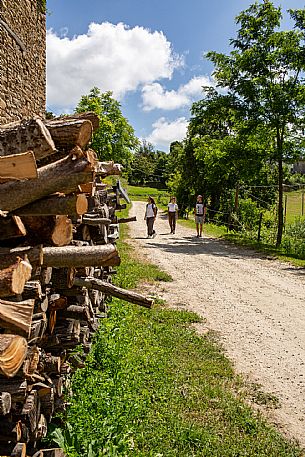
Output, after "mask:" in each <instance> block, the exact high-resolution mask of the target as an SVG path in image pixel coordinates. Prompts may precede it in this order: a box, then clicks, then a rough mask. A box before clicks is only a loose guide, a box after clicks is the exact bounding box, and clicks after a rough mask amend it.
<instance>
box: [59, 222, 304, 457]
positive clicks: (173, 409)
mask: <svg viewBox="0 0 305 457" xmlns="http://www.w3.org/2000/svg"><path fill="white" fill-rule="evenodd" d="M125 236H126V229H125ZM119 249H120V254H121V256H122V257H123V259H124V261H123V262H122V265H121V266H120V267H119V268H118V275H117V277H116V282H117V283H118V284H120V285H123V286H125V287H134V286H135V285H139V284H140V283H141V281H143V280H149V281H151V280H152V279H154V280H160V279H163V280H164V279H165V280H168V279H170V278H169V277H168V275H165V276H164V273H163V272H161V271H160V270H158V268H157V267H155V266H152V265H149V264H144V265H143V264H142V262H141V261H140V260H139V259H138V257H137V255H136V254H135V252H134V250H133V248H132V247H131V246H130V245H129V244H128V243H126V241H124V240H123V241H122V240H121V241H120V242H119ZM199 321H200V318H199V317H198V315H196V314H194V313H191V312H187V311H178V310H172V309H168V308H166V307H164V306H163V307H161V306H156V307H155V308H154V309H152V310H146V309H142V308H139V307H136V306H133V305H128V304H126V303H125V302H122V301H120V300H114V301H113V303H112V305H111V310H110V314H109V318H108V319H104V320H103V321H102V324H101V326H100V329H99V331H98V334H97V335H96V338H95V344H94V346H93V349H92V351H91V353H90V355H89V357H88V359H87V362H86V367H85V368H84V369H82V370H79V371H77V372H76V374H75V375H74V377H73V379H72V390H73V396H72V398H71V399H69V400H70V402H71V405H70V407H69V409H68V413H67V417H66V426H65V429H64V430H62V431H61V430H56V431H55V432H54V433H53V436H55V437H57V442H60V443H61V444H64V447H65V450H66V453H67V456H68V457H84V456H86V457H101V456H113V457H115V456H116V457H118V456H121V457H192V456H203V457H204V456H206V457H238V456H239V457H242V456H247V457H254V456H255V457H300V456H301V455H302V452H301V450H300V449H299V448H298V447H297V446H295V445H294V444H292V443H289V442H287V441H285V439H284V438H283V437H282V436H281V435H280V434H279V433H278V432H277V431H276V430H275V429H273V428H272V427H271V426H269V425H268V424H267V423H266V422H265V421H264V419H263V418H262V416H261V415H260V414H259V413H255V412H253V410H252V409H251V408H250V407H249V406H247V405H246V403H245V402H244V393H242V392H244V388H243V386H242V385H241V382H240V379H239V378H237V377H236V376H235V374H234V371H233V369H232V366H231V363H230V362H229V361H228V359H227V358H226V357H225V356H224V354H223V352H222V350H221V349H220V348H219V346H218V345H217V344H216V343H215V341H214V339H213V337H212V336H209V335H207V336H205V337H200V336H198V334H197V333H196V332H195V330H194V329H193V328H192V326H191V324H192V323H195V322H199ZM259 397H260V401H262V397H261V394H260V395H259ZM267 400H268V398H267V397H264V398H263V401H267Z"/></svg>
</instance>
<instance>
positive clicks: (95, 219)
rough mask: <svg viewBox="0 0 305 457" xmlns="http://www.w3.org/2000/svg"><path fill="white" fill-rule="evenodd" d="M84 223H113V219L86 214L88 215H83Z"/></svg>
mask: <svg viewBox="0 0 305 457" xmlns="http://www.w3.org/2000/svg"><path fill="white" fill-rule="evenodd" d="M82 223H83V224H86V225H93V226H100V225H109V224H111V219H108V218H106V217H90V216H88V215H87V214H86V216H83V218H82Z"/></svg>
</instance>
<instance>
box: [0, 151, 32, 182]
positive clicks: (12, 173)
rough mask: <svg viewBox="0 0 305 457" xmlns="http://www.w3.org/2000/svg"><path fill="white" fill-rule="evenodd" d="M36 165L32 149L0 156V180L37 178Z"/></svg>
mask: <svg viewBox="0 0 305 457" xmlns="http://www.w3.org/2000/svg"><path fill="white" fill-rule="evenodd" d="M37 176H38V175H37V165H36V160H35V156H34V154H33V152H32V151H28V152H23V153H22V154H13V155H9V156H5V157H0V182H4V181H5V180H14V179H33V178H37Z"/></svg>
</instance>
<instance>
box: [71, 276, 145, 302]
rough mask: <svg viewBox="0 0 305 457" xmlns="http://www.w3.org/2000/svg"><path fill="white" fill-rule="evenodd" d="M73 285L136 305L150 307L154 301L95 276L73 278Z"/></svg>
mask: <svg viewBox="0 0 305 457" xmlns="http://www.w3.org/2000/svg"><path fill="white" fill-rule="evenodd" d="M74 285H75V286H78V287H86V288H87V289H97V290H101V291H102V292H104V293H106V294H108V295H111V296H113V297H117V298H120V299H121V300H126V301H128V302H131V303H135V304H136V305H140V306H144V307H145V308H151V307H152V305H153V303H154V301H153V300H152V299H151V298H146V297H144V296H143V295H140V294H138V293H136V292H132V291H130V290H125V289H122V288H121V287H117V286H115V285H113V284H110V283H109V282H105V281H101V280H100V279H96V278H75V279H74Z"/></svg>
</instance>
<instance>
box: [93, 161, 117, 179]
mask: <svg viewBox="0 0 305 457" xmlns="http://www.w3.org/2000/svg"><path fill="white" fill-rule="evenodd" d="M122 168H123V167H122V165H121V164H120V163H114V162H112V161H109V162H98V165H97V168H96V174H97V175H98V176H100V177H101V178H106V176H113V175H120V174H121V173H122Z"/></svg>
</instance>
